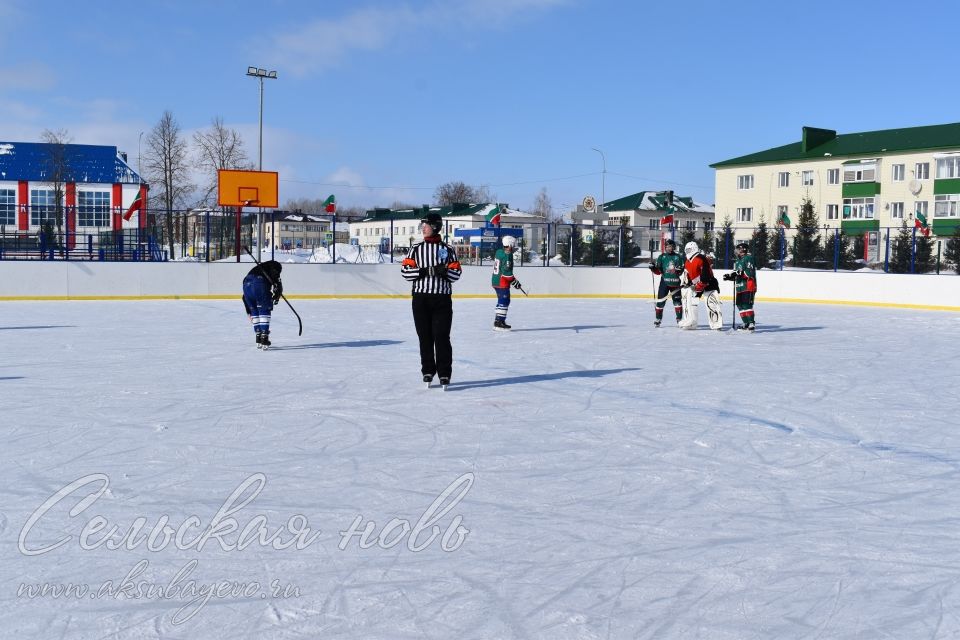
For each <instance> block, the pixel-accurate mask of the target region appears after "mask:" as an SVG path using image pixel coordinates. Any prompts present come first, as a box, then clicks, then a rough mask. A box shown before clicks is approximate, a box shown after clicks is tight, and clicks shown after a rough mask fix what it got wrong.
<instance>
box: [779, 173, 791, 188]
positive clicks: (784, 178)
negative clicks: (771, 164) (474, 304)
mask: <svg viewBox="0 0 960 640" xmlns="http://www.w3.org/2000/svg"><path fill="white" fill-rule="evenodd" d="M780 186H781V187H789V186H790V172H789V171H781V172H780Z"/></svg>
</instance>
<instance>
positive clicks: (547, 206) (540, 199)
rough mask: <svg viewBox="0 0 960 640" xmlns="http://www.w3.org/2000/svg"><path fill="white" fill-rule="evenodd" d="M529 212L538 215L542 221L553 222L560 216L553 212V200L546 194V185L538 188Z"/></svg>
mask: <svg viewBox="0 0 960 640" xmlns="http://www.w3.org/2000/svg"><path fill="white" fill-rule="evenodd" d="M530 213H532V214H534V215H536V216H540V217H541V218H543V221H544V222H554V221H556V220H558V219H559V218H560V216H558V215H556V214H555V213H554V210H553V201H552V200H551V199H550V196H549V195H547V188H546V187H543V188H542V189H540V193H538V194H537V198H536V200H534V201H533V209H532V210H531V211H530Z"/></svg>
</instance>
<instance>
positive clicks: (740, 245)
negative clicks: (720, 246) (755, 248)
mask: <svg viewBox="0 0 960 640" xmlns="http://www.w3.org/2000/svg"><path fill="white" fill-rule="evenodd" d="M734 249H743V250H744V251H745V252H747V253H750V245H748V244H747V243H746V242H738V243H737V244H736V245H735V246H734Z"/></svg>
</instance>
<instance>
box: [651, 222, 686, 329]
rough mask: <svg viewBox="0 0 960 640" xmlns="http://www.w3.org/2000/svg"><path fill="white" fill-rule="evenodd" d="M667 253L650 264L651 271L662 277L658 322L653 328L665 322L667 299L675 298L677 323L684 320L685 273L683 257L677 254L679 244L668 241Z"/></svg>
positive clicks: (658, 293)
mask: <svg viewBox="0 0 960 640" xmlns="http://www.w3.org/2000/svg"><path fill="white" fill-rule="evenodd" d="M664 250H665V253H661V254H660V255H659V256H657V259H656V260H654V261H653V262H651V263H650V270H651V271H653V273H655V274H657V275H658V276H661V277H660V288H659V289H657V309H656V320H654V321H653V326H655V327H659V326H660V322H661V321H662V320H663V308H664V307H665V306H666V304H667V298H673V310H674V312H675V313H676V314H677V322H678V323H679V322H680V320H681V319H682V318H683V303H682V300H681V297H680V273H681V272H682V271H683V257H682V256H680V255H679V254H678V253H677V243H676V242H674V241H673V240H667V241H666V242H665V243H664Z"/></svg>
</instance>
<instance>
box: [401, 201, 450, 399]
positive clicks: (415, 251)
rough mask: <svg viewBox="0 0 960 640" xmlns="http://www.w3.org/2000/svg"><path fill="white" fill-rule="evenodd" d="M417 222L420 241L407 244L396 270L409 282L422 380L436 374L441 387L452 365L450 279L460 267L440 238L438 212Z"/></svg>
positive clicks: (428, 382)
mask: <svg viewBox="0 0 960 640" xmlns="http://www.w3.org/2000/svg"><path fill="white" fill-rule="evenodd" d="M420 222H421V225H420V232H421V233H423V242H420V243H417V244H415V245H414V246H412V247H411V248H410V251H408V252H407V257H406V258H404V259H403V263H402V265H401V267H400V272H401V274H402V275H403V277H404V278H406V279H407V280H409V281H410V282H412V283H413V323H414V325H415V326H416V328H417V337H418V338H419V339H420V372H421V373H422V374H423V381H424V382H426V383H427V384H428V385H429V384H430V382H432V381H433V376H435V375H438V376H439V377H440V384H441V385H443V386H444V387H445V386H446V385H448V384H449V383H450V374H451V370H452V368H453V347H451V346H450V327H451V325H452V324H453V300H452V299H451V293H452V289H453V288H452V287H451V283H452V282H456V281H457V280H459V279H460V274H461V272H462V271H461V269H460V262H458V261H457V254H456V252H455V251H454V250H453V247H451V246H449V245H448V244H447V243H445V242H444V241H443V240H442V239H441V238H440V230H441V229H442V228H443V219H442V218H441V217H440V214H439V213H430V214H427V216H426V217H425V218H423V219H422V220H421V221H420Z"/></svg>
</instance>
